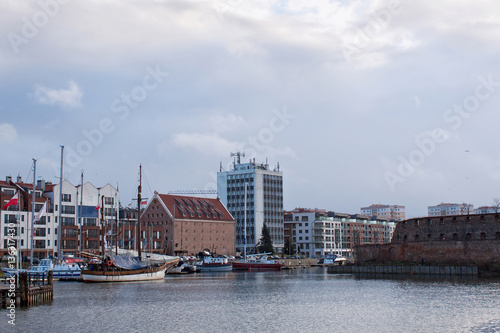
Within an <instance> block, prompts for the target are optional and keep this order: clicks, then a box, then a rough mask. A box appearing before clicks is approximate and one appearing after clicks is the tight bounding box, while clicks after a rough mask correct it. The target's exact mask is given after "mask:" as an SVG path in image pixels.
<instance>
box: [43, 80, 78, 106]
mask: <svg viewBox="0 0 500 333" xmlns="http://www.w3.org/2000/svg"><path fill="white" fill-rule="evenodd" d="M68 85H69V87H68V89H59V90H57V89H52V88H48V87H43V86H41V85H38V84H37V85H36V86H35V100H36V102H37V103H39V104H44V105H59V106H62V107H63V108H76V107H79V106H81V105H82V104H81V99H82V96H83V91H82V90H81V89H80V87H79V86H78V85H77V84H76V83H75V82H74V81H69V82H68Z"/></svg>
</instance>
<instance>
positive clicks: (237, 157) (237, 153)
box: [231, 151, 245, 164]
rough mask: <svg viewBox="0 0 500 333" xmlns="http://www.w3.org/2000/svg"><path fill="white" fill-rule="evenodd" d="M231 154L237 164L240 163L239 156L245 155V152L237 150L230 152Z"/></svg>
mask: <svg viewBox="0 0 500 333" xmlns="http://www.w3.org/2000/svg"><path fill="white" fill-rule="evenodd" d="M233 156H235V157H236V162H237V164H240V163H241V158H242V157H245V152H240V151H237V152H236V153H231V157H233ZM236 162H235V163H236Z"/></svg>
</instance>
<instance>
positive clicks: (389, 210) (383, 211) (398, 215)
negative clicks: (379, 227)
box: [360, 204, 405, 221]
mask: <svg viewBox="0 0 500 333" xmlns="http://www.w3.org/2000/svg"><path fill="white" fill-rule="evenodd" d="M360 210H361V215H366V216H368V217H375V218H380V219H389V220H391V221H403V220H404V219H405V206H401V205H382V204H374V205H370V206H368V207H361V209H360Z"/></svg>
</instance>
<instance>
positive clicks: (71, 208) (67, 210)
mask: <svg viewBox="0 0 500 333" xmlns="http://www.w3.org/2000/svg"><path fill="white" fill-rule="evenodd" d="M61 213H63V214H75V206H62V210H61Z"/></svg>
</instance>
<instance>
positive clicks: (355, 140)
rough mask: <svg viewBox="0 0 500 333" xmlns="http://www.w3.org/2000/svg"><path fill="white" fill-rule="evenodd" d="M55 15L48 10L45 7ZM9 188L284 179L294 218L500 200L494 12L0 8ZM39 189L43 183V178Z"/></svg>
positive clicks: (443, 6) (131, 4)
mask: <svg viewBox="0 0 500 333" xmlns="http://www.w3.org/2000/svg"><path fill="white" fill-rule="evenodd" d="M44 4H46V5H44ZM0 32H1V35H2V36H3V37H2V38H1V39H0V71H1V76H0V112H1V118H0V146H1V149H2V154H1V155H2V163H1V165H0V174H1V175H3V176H2V177H5V176H7V175H11V176H13V177H15V176H17V175H18V174H20V175H21V176H22V177H23V179H25V180H28V181H32V179H33V175H32V174H30V169H31V165H32V159H33V158H35V159H37V161H38V162H37V176H41V177H43V178H45V179H46V180H52V181H54V182H58V178H57V177H58V175H59V161H60V145H64V146H65V157H66V159H65V167H64V168H65V172H64V178H66V179H68V180H69V181H71V182H72V183H74V184H79V182H80V174H81V171H82V170H83V171H84V181H90V182H91V183H93V184H94V185H96V186H98V187H99V186H104V185H105V184H107V183H110V184H111V185H113V186H116V185H117V184H118V186H119V189H120V196H121V201H122V204H124V205H127V204H128V203H130V202H131V200H132V197H134V196H135V195H136V186H137V179H138V170H139V164H141V163H142V166H143V171H144V176H145V178H144V184H143V187H144V191H143V192H144V193H143V195H144V196H146V197H151V193H152V191H155V190H157V191H159V192H161V193H167V192H169V191H172V190H179V189H188V190H195V189H198V190H201V189H215V188H216V183H215V181H216V172H217V171H218V170H219V167H220V162H222V166H223V168H224V169H226V170H227V169H229V168H230V166H231V163H232V158H231V157H230V153H231V152H235V151H237V150H240V151H245V152H246V157H245V158H244V160H245V161H246V160H248V159H249V158H255V159H256V161H257V162H265V160H266V158H267V159H268V163H269V164H270V166H271V168H274V166H276V165H277V164H278V163H279V165H280V170H281V171H283V177H284V208H285V209H293V208H295V207H310V208H314V207H317V208H324V209H328V210H334V211H337V212H344V213H359V209H360V207H364V206H368V205H370V204H374V203H384V204H399V205H405V206H406V212H407V217H414V216H424V215H426V214H427V206H429V205H437V204H439V203H441V202H455V203H462V202H467V203H472V204H474V206H475V207H478V206H482V205H491V203H492V201H493V198H497V197H500V186H499V185H500V147H499V141H500V140H499V139H500V131H499V130H498V129H499V126H498V125H499V124H500V61H499V59H500V52H499V50H500V2H498V1H494V0H491V1H486V0H479V1H477V0H476V1H472V0H471V1H466V0H462V1H457V0H453V1H451V0H441V1H431V0H424V1H407V0H401V1H327V0H317V1H313V0H297V1H273V0H269V1H257V0H255V1H242V0H220V1H216V0H214V1H210V0H203V1H202V0H200V1H186V0H182V1H175V0H169V1H167V0H165V1H161V0H157V1H89V0H85V1H67V0H65V1H62V0H60V1H55V0H42V1H15V0H10V1H2V2H0ZM37 178H38V177H37Z"/></svg>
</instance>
